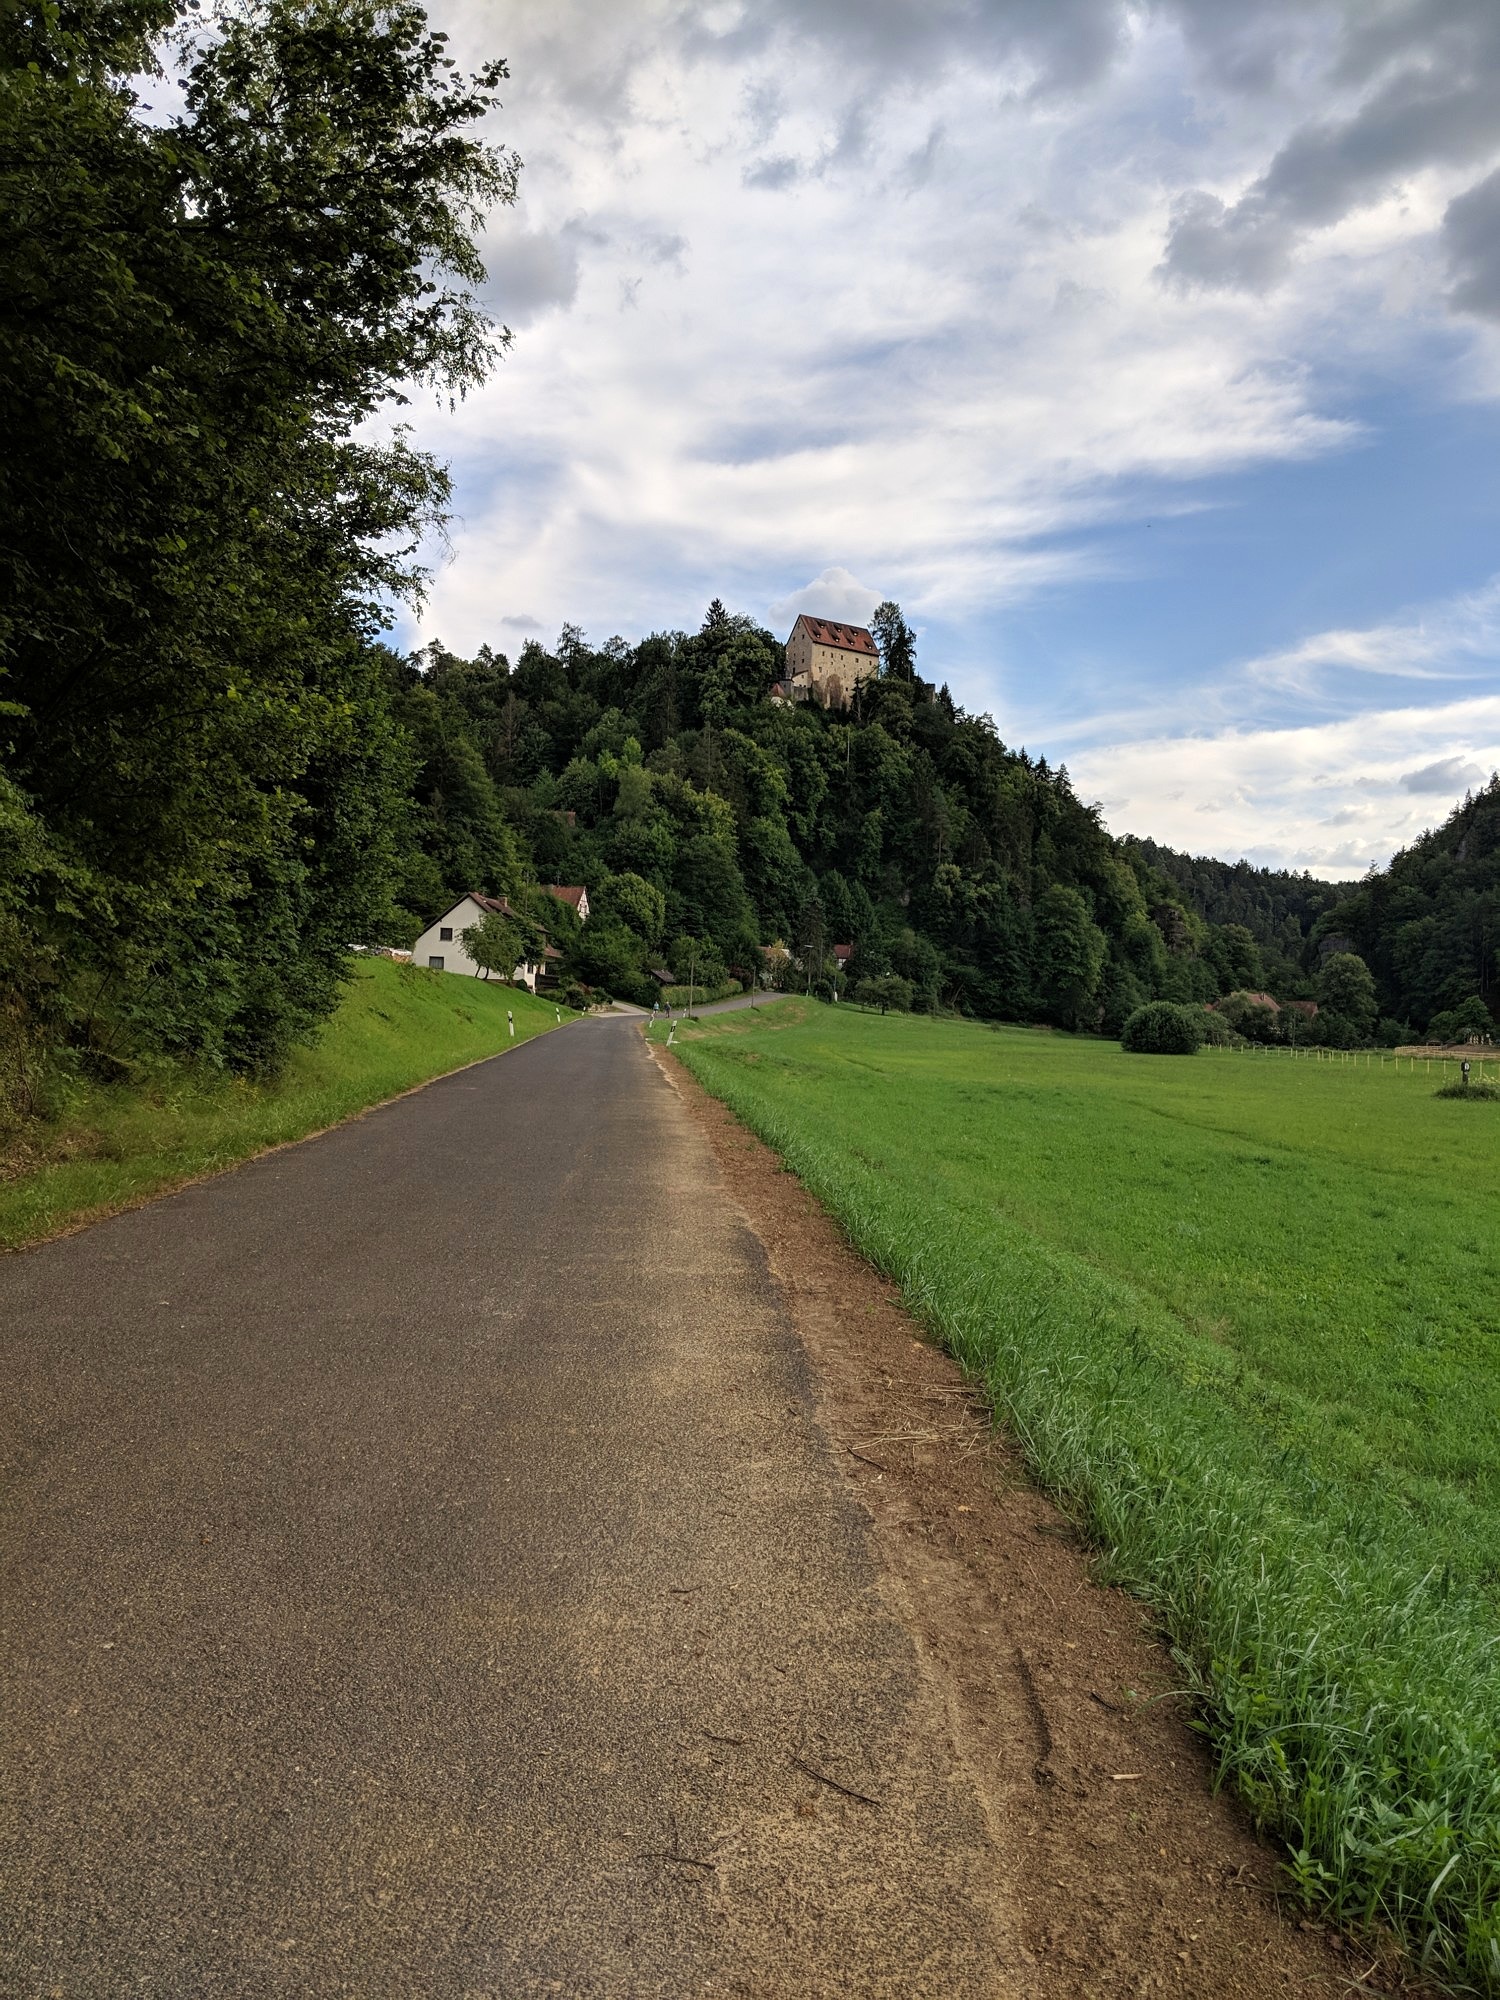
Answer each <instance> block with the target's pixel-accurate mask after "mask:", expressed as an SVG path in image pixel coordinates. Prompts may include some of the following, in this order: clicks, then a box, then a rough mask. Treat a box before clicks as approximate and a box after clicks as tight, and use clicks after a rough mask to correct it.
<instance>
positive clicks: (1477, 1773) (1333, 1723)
mask: <svg viewBox="0 0 1500 2000" xmlns="http://www.w3.org/2000/svg"><path fill="white" fill-rule="evenodd" d="M677 1049H678V1052H679V1053H680V1055H681V1057H682V1060H683V1061H684V1063H685V1064H686V1065H687V1066H688V1068H689V1069H690V1070H691V1071H692V1072H693V1074H694V1075H695V1076H697V1077H698V1078H699V1080H700V1081H701V1082H703V1083H704V1084H705V1085H706V1086H707V1087H708V1088H709V1089H711V1090H713V1091H714V1092H715V1093H716V1094H717V1095H718V1096H720V1097H721V1098H723V1099H724V1100H725V1102H726V1103H728V1104H729V1105H730V1107H731V1108H732V1109H733V1110H734V1111H735V1112H736V1113H737V1114H738V1115H739V1116H740V1117H741V1118H743V1119H744V1120H745V1122H746V1123H747V1124H749V1125H750V1126H751V1127H752V1128H753V1129H754V1130H756V1131H757V1132H759V1133H760V1135H761V1136H762V1137H763V1138H765V1139H766V1140H767V1141H768V1142H769V1143H770V1144H772V1145H773V1146H774V1147H775V1148H776V1149H777V1150H778V1151H779V1152H780V1153H781V1154H782V1155H783V1157H784V1158H785V1159H786V1160H787V1161H788V1163H789V1164H790V1165H791V1166H792V1167H793V1168H794V1169H795V1170H796V1171H797V1172H798V1173H799V1174H800V1175H801V1176H802V1178H803V1179H804V1180H805V1181H806V1182H807V1184H808V1185H809V1187H811V1188H812V1190H813V1191H814V1192H815V1193H816V1194H817V1195H818V1196H819V1197H820V1198H821V1199H822V1200H823V1201H824V1202H825V1204H826V1205H827V1206H828V1207H829V1208H830V1209H831V1210H832V1211H833V1213H834V1214H835V1215H836V1216H837V1217H838V1219H839V1220H840V1222H841V1223H842V1224H843V1226H844V1227H845V1229H846V1230H847V1231H848V1233H849V1235H850V1237H851V1239H852V1240H853V1241H854V1242H855V1243H856V1244H857V1245H858V1246H859V1248H860V1249H861V1250H863V1251H864V1252H865V1254H866V1255H868V1256H870V1257H871V1258H872V1259H873V1260H874V1261H875V1262H876V1263H877V1264H878V1265H879V1266H880V1267H881V1268H882V1269H884V1270H885V1271H886V1272H888V1273H889V1274H890V1275H891V1276H893V1277H894V1278H896V1279H897V1280H898V1281H899V1282H900V1283H901V1285H902V1287H903V1289H904V1292H905V1294H906V1297H907V1299H908V1300H909V1302H910V1303H911V1304H912V1305H913V1307H914V1308H915V1309H916V1310H917V1311H918V1312H919V1313H920V1314H921V1315H922V1316H923V1317H924V1318H925V1319H926V1320H927V1322H928V1323H929V1324H930V1325H931V1326H932V1327H933V1329H934V1330H935V1331H936V1332H937V1333H938V1334H939V1336H940V1337H941V1338H942V1339H943V1340H944V1341H945V1343H946V1344H947V1345H948V1346H949V1347H950V1348H951V1349H952V1351H953V1352H954V1353H955V1354H956V1355H957V1356H958V1357H959V1359H960V1360H961V1361H962V1363H963V1364H964V1366H965V1367H966V1368H967V1369H968V1370H969V1371H970V1372H971V1373H972V1374H973V1375H974V1376H975V1377H976V1378H977V1379H979V1380H981V1381H982V1382H983V1383H984V1385H985V1387H986V1389H987V1392H988V1394H989V1395H990V1397H991V1399H992V1403H993V1406H994V1408H995V1410H996V1412H997V1415H999V1416H1000V1417H1001V1418H1002V1419H1003V1420H1004V1421H1005V1422H1006V1423H1007V1424H1008V1426H1009V1427H1010V1428H1011V1429H1012V1430H1013V1431H1014V1432H1015V1433H1016V1435H1017V1436H1018V1437H1019V1438H1020V1440H1021V1441H1022V1443H1023V1445H1024V1447H1025V1449H1026V1451H1027V1453H1028V1455H1029V1458H1030V1461H1031V1463H1032V1465H1033V1467H1034V1468H1035V1470H1036V1472H1037V1475H1038V1477H1039V1478H1040V1479H1041V1480H1042V1481H1043V1482H1044V1483H1045V1484H1046V1485H1048V1486H1049V1487H1050V1488H1052V1489H1053V1490H1054V1491H1056V1492H1058V1493H1060V1494H1062V1495H1066V1496H1068V1497H1069V1498H1070V1499H1071V1501H1072V1503H1073V1504H1074V1506H1075V1508H1076V1509H1077V1511H1078V1513H1079V1516H1080V1518H1081V1519H1083V1520H1085V1521H1086V1522H1087V1523H1088V1525H1089V1526H1090V1528H1091V1529H1092V1531H1093V1533H1094V1535H1095V1536H1096V1537H1097V1539H1098V1541H1099V1543H1100V1545H1101V1546H1102V1548H1103V1549H1104V1550H1105V1551H1106V1553H1107V1563H1108V1567H1109V1570H1110V1572H1111V1573H1112V1574H1113V1575H1114V1576H1115V1577H1116V1578H1117V1579H1118V1580H1119V1581H1121V1582H1123V1583H1124V1584H1126V1585H1127V1586H1128V1587H1130V1588H1131V1589H1133V1590H1135V1591H1136V1592H1138V1593H1139V1594H1140V1595H1141V1596H1142V1597H1144V1598H1146V1599H1147V1600H1148V1601H1149V1602H1150V1603H1151V1604H1152V1605H1153V1606H1154V1607H1155V1609H1156V1611H1157V1613H1158V1615H1159V1617H1160V1619H1161V1621H1162V1624H1163V1627H1164V1628H1165V1630H1166V1631H1167V1632H1168V1633H1169V1635H1170V1636H1171V1639H1172V1641H1173V1643H1174V1645H1175V1648H1176V1650H1177V1655H1178V1658H1179V1660H1180V1662H1181V1664H1182V1668H1183V1671H1184V1674H1185V1676H1186V1678H1187V1680H1188V1683H1189V1685H1190V1686H1191V1687H1192V1688H1193V1689H1194V1690H1195V1691H1196V1693H1197V1694H1198V1696H1199V1698H1200V1703H1201V1714H1202V1717H1203V1720H1204V1724H1205V1727H1206V1728H1207V1729H1208V1730H1209V1731H1210V1733H1211V1735H1212V1737H1213V1740H1214V1742H1215V1745H1216V1748H1217V1754H1218V1758H1219V1763H1220V1768H1221V1771H1222V1773H1223V1774H1224V1775H1225V1776H1226V1777H1228V1778H1229V1779H1231V1780H1232V1781H1233V1782H1234V1783H1235V1785H1236V1786H1237V1787H1238V1789H1239V1790H1240V1791H1241V1792H1242V1793H1243V1794H1244V1796H1245V1797H1246V1798H1247V1799H1248V1800H1249V1801H1250V1803H1251V1804H1252V1806H1253V1807H1254V1809H1255V1810H1256V1812H1257V1814H1258V1816H1259V1817H1260V1819H1261V1820H1262V1822H1263V1823H1264V1824H1266V1825H1267V1826H1268V1827H1270V1828H1271V1829H1273V1830H1275V1831H1276V1832H1278V1833H1279V1834H1280V1835H1281V1836H1282V1837H1283V1838H1284V1840H1285V1842H1286V1844H1287V1848H1288V1852H1289V1865H1290V1867H1291V1869H1292V1873H1293V1876H1294V1879H1295V1880H1296V1882H1297V1883H1298V1885H1299V1886H1300V1888H1301V1889H1302V1891H1303V1893H1304V1894H1305V1895H1306V1896H1307V1898H1308V1899H1309V1901H1311V1902H1317V1903H1319V1904H1320V1905H1322V1906H1324V1907H1326V1908H1329V1909H1331V1910H1332V1911H1334V1912H1335V1913H1336V1914H1337V1915H1338V1916H1339V1917H1340V1919H1341V1920H1344V1921H1359V1920H1366V1921H1379V1920H1384V1921H1387V1922H1390V1923H1391V1924H1393V1925H1394V1926H1395V1927H1396V1928H1397V1929H1398V1930H1400V1931H1401V1932H1403V1933H1404V1935H1405V1936H1406V1937H1407V1938H1408V1940H1409V1941H1410V1943H1411V1945H1412V1948H1413V1951H1414V1953H1415V1955H1416V1956H1417V1958H1418V1959H1419V1960H1420V1961H1422V1962H1423V1963H1424V1964H1425V1965H1426V1966H1427V1968H1428V1969H1429V1970H1430V1971H1433V1972H1437V1973H1440V1974H1442V1975H1443V1976H1444V1977H1446V1978H1448V1979H1450V1980H1452V1981H1454V1982H1456V1983H1461V1984H1463V1985H1464V1986H1465V1987H1466V1988H1467V1990H1471V1991H1481V1992H1500V1662H1497V1658H1496V1653H1497V1646H1500V1608H1497V1603H1496V1593H1497V1587H1500V1421H1497V1418H1496V1396H1495V1389H1494V1384H1495V1379H1496V1373H1497V1363H1500V1316H1497V1305H1496V1300H1497V1298H1500V1236H1497V1230H1496V1225H1495V1219H1494V1218H1495V1215H1496V1213H1497V1207H1496V1203H1497V1197H1500V1157H1497V1154H1500V1149H1497V1148H1496V1147H1495V1146H1494V1145H1493V1143H1492V1142H1491V1141H1490V1140H1489V1137H1488V1133H1487V1129H1486V1132H1485V1133H1479V1132H1478V1130H1477V1127H1478V1125H1479V1124H1480V1123H1481V1122H1482V1121H1480V1120H1476V1119H1474V1118H1472V1117H1471V1116H1469V1115H1467V1114H1465V1113H1463V1112H1461V1111H1459V1110H1457V1109H1456V1108H1455V1107H1453V1106H1452V1105H1449V1104H1445V1103H1443V1102H1441V1101H1438V1100H1435V1099H1434V1097H1433V1095H1432V1086H1431V1082H1430V1080H1429V1079H1428V1078H1427V1077H1425V1076H1422V1075H1410V1076H1408V1075H1406V1074H1398V1073H1396V1072H1394V1071H1392V1070H1390V1069H1386V1070H1380V1069H1365V1068H1362V1067H1356V1066H1343V1065H1302V1064H1290V1063H1288V1064H1254V1063H1249V1062H1245V1061H1237V1060H1236V1059H1235V1058H1233V1057H1232V1056H1227V1055H1224V1056H1220V1055H1213V1054H1203V1055H1200V1056H1197V1057H1194V1058H1192V1059H1189V1060H1178V1061H1172V1060H1170V1059H1160V1058H1158V1059H1151V1058H1143V1057H1129V1056H1125V1055H1123V1054H1122V1053H1121V1052H1120V1051H1119V1050H1118V1049H1116V1048H1114V1047H1112V1046H1107V1045H1104V1044H1099V1043H1088V1042H1080V1041H1074V1040H1071V1039H1069V1038H1067V1037H1064V1036H1055V1035H1045V1034H1036V1033H1027V1032H1024V1031H1010V1032H1004V1033H994V1032H987V1031H984V1030H979V1029H974V1028H967V1027H955V1026H948V1025H945V1024H931V1023H927V1022H922V1021H914V1020H910V1019H900V1018H898V1017H890V1018H887V1019H881V1018H879V1017H876V1016H870V1015H862V1014H857V1013H855V1012H853V1011H851V1010H833V1009H827V1008H818V1007H808V1006H806V1005H804V1004H802V1003H789V1004H788V1005H786V1006H783V1007H779V1008H777V1009H776V1010H775V1011H774V1013H773V1014H770V1015H767V1016H765V1017H762V1018H760V1019H752V1017H751V1016H749V1015H748V1014H737V1015H729V1016H723V1017H719V1018H718V1019H715V1020H712V1021H708V1022H704V1023H703V1024H701V1026H699V1027H697V1028H696V1029H691V1030H688V1031H686V1034H684V1032H683V1031H681V1030H679V1033H678V1036H677Z"/></svg>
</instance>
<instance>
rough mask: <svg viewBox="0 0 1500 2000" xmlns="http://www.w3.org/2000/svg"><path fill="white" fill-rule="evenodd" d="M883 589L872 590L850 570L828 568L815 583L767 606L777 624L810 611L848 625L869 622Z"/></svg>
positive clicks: (772, 620)
mask: <svg viewBox="0 0 1500 2000" xmlns="http://www.w3.org/2000/svg"><path fill="white" fill-rule="evenodd" d="M883 595H884V593H883V592H881V591H878V590H871V589H870V587H869V585H868V584H864V583H861V582H860V580H859V578H858V577H857V576H851V574H850V573H849V571H848V570H846V569H837V568H835V569H825V570H824V571H823V573H822V575H821V576H815V577H814V578H813V580H812V582H811V583H805V584H803V586H802V588H801V589H800V590H794V591H792V592H791V593H790V594H789V595H788V596H786V597H779V598H778V599H777V600H776V602H775V603H774V604H768V605H767V606H766V616H767V618H769V620H770V621H771V623H772V624H773V625H775V626H778V627H779V626H783V625H785V626H787V627H790V626H792V625H794V624H795V623H796V622H797V619H798V618H799V617H800V616H801V614H802V613H803V612H804V611H806V612H808V613H809V614H810V615H811V616H812V617H814V618H832V619H835V620H838V621H840V622H842V623H843V624H846V625H868V624H869V622H870V618H871V614H872V613H873V612H874V609H875V607H876V605H877V604H879V603H880V601H881V598H882V596H883Z"/></svg>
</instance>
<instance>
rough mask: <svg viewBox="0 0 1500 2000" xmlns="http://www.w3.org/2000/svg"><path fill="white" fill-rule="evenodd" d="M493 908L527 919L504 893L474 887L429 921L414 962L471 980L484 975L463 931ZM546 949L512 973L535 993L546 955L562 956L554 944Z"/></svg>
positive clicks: (516, 918)
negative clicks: (485, 893)
mask: <svg viewBox="0 0 1500 2000" xmlns="http://www.w3.org/2000/svg"><path fill="white" fill-rule="evenodd" d="M489 910H494V911H495V912H496V913H497V914H498V915H500V916H502V917H510V918H511V919H512V920H513V921H515V922H518V923H524V922H525V921H526V920H525V919H524V918H523V917H522V916H521V913H520V911H519V910H513V909H512V908H511V906H510V904H509V903H507V902H506V900H505V898H504V897H503V896H481V895H479V894H478V892H477V891H475V890H472V889H471V890H470V891H469V893H468V895H467V896H460V897H459V899H458V901H457V902H456V903H455V904H454V905H453V908H452V909H451V910H444V912H443V914H442V915H441V916H440V917H439V918H438V919H437V921H436V923H431V924H429V925H428V926H427V928H426V930H425V931H423V933H422V935H421V936H420V937H419V938H418V939H417V941H416V943H415V944H414V945H413V946H412V950H411V957H412V964H413V965H427V966H431V968H432V970H433V971H434V972H466V973H468V974H469V976H470V978H471V979H472V978H482V977H483V973H482V971H481V969H480V967H479V966H477V965H476V964H475V963H474V961H473V959H472V958H470V956H469V954H468V953H467V952H466V951H465V950H464V946H463V934H464V932H465V931H466V930H468V929H469V927H470V925H472V924H477V923H478V922H479V920H480V919H481V918H482V917H483V916H484V915H485V913H486V911H489ZM543 951H544V956H542V957H538V958H523V959H522V960H521V963H520V964H519V965H518V966H517V967H516V969H515V972H514V974H513V975H512V976H513V978H514V980H515V983H516V985H517V986H524V987H526V988H527V989H528V991H530V992H532V993H535V991H536V982H537V978H538V976H539V975H540V974H541V973H542V972H544V971H545V969H546V955H547V954H550V956H551V957H553V958H556V957H557V956H558V955H559V954H558V953H557V952H555V951H553V950H552V947H551V946H550V945H547V946H544V948H543Z"/></svg>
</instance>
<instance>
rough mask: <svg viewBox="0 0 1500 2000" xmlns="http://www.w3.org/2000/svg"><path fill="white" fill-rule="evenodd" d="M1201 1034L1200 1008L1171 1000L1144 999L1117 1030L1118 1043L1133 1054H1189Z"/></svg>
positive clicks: (1194, 1049)
mask: <svg viewBox="0 0 1500 2000" xmlns="http://www.w3.org/2000/svg"><path fill="white" fill-rule="evenodd" d="M1203 1036H1204V1027H1203V1009H1202V1008H1201V1007H1180V1006H1178V1005H1177V1003H1176V1002H1175V1001H1173V1000H1148V1001H1147V1003H1146V1005H1145V1006H1144V1007H1137V1008H1136V1010H1135V1012H1134V1013H1133V1014H1132V1015H1131V1017H1130V1019H1129V1020H1128V1021H1127V1022H1126V1023H1125V1026H1124V1028H1123V1029H1122V1030H1121V1031H1120V1046H1121V1048H1122V1049H1127V1050H1128V1051H1129V1052H1130V1054H1131V1055H1133V1056H1190V1055H1193V1054H1195V1053H1196V1052H1197V1049H1198V1046H1199V1044H1200V1043H1201V1042H1202V1040H1203Z"/></svg>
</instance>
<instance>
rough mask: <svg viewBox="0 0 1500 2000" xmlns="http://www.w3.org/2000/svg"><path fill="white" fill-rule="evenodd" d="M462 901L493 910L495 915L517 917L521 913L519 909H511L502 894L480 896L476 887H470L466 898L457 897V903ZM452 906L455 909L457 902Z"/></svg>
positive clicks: (482, 908)
mask: <svg viewBox="0 0 1500 2000" xmlns="http://www.w3.org/2000/svg"><path fill="white" fill-rule="evenodd" d="M464 901H468V902H470V903H477V904H478V905H479V907H480V909H481V910H493V911H494V913H495V914H496V915H497V916H501V917H519V916H520V914H521V912H520V911H519V910H513V909H512V908H511V906H510V904H509V903H508V902H507V901H506V900H505V898H504V897H503V896H481V895H480V893H479V891H478V890H477V889H471V890H470V891H469V893H468V896H467V898H465V897H463V896H460V897H459V899H458V902H459V903H462V902H464ZM453 907H454V909H455V910H456V909H457V908H458V903H455V904H454V905H453Z"/></svg>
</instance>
